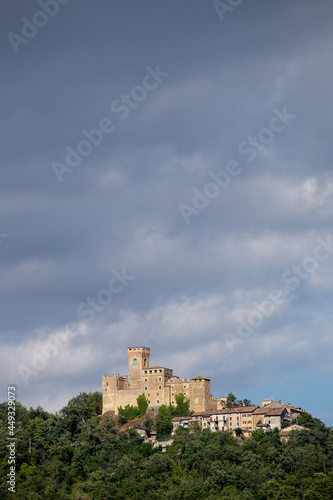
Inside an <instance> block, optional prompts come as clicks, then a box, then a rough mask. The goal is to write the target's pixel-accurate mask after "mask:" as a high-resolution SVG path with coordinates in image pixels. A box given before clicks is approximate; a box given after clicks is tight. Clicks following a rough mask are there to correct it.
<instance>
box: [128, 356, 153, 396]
mask: <svg viewBox="0 0 333 500" xmlns="http://www.w3.org/2000/svg"><path fill="white" fill-rule="evenodd" d="M127 356H128V385H129V388H130V389H135V388H138V387H141V384H142V380H141V376H142V370H143V369H144V368H148V367H149V356H150V349H149V347H142V346H140V347H128V348H127Z"/></svg>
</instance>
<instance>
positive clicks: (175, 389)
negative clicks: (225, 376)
mask: <svg viewBox="0 0 333 500" xmlns="http://www.w3.org/2000/svg"><path fill="white" fill-rule="evenodd" d="M127 357H128V375H126V376H120V375H119V374H118V373H116V374H112V375H103V377H102V392H103V413H105V412H107V411H113V412H114V413H115V415H117V414H118V408H119V407H120V406H122V407H125V406H126V405H128V404H129V405H133V406H135V405H136V404H137V398H138V396H140V395H141V394H145V396H146V398H147V399H148V404H149V407H148V411H149V410H157V409H158V408H159V407H160V406H161V405H163V404H165V405H169V404H176V399H175V398H176V395H177V394H180V393H183V394H184V396H185V399H189V400H190V409H191V410H192V411H194V412H200V411H201V412H202V411H214V410H216V409H217V400H216V398H213V397H212V396H211V394H210V379H209V378H207V377H202V376H197V377H194V378H192V379H180V378H179V377H176V376H175V375H173V370H172V369H170V368H165V367H164V366H150V364H149V358H150V349H149V347H143V346H141V347H128V349H127Z"/></svg>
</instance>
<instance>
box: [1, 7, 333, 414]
mask: <svg viewBox="0 0 333 500" xmlns="http://www.w3.org/2000/svg"><path fill="white" fill-rule="evenodd" d="M40 9H41V7H40V4H39V3H38V2H34V1H28V2H15V3H11V2H7V3H5V4H3V5H2V6H1V31H2V33H3V44H2V46H1V56H2V61H3V72H2V83H1V90H2V97H3V99H2V114H1V118H0V133H1V138H2V147H1V151H2V155H1V166H2V182H1V183H0V192H1V196H2V204H1V206H2V210H1V216H0V233H1V234H8V236H7V237H6V238H4V239H1V240H0V241H1V245H0V270H1V285H0V297H1V304H2V314H1V319H2V328H1V346H2V353H3V354H2V356H3V360H4V361H3V363H4V366H5V367H7V373H8V374H9V376H10V377H11V380H12V381H13V380H15V381H17V383H18V384H19V387H20V392H21V395H20V397H21V399H22V401H24V402H25V403H26V404H28V405H31V404H34V405H37V404H42V405H44V406H45V407H47V408H52V410H56V409H59V408H60V406H61V404H65V403H66V401H67V400H68V399H69V397H71V396H72V395H75V394H76V393H77V392H79V391H83V390H94V389H99V387H100V376H101V371H104V372H106V371H112V372H118V371H119V372H121V373H123V372H126V370H127V368H126V359H125V355H126V351H125V348H126V347H127V345H132V344H133V345H137V344H139V345H141V344H144V345H150V347H151V348H152V357H153V358H154V360H155V362H156V363H161V364H165V365H166V366H170V367H173V368H174V369H175V372H176V373H177V374H179V375H181V376H186V377H187V376H195V375H197V373H196V371H197V369H198V367H200V370H199V371H200V372H202V373H203V374H207V375H208V376H211V377H212V379H213V382H212V383H213V389H214V391H215V392H217V394H215V395H220V394H222V393H223V394H226V393H228V392H229V391H230V390H232V391H233V392H235V393H237V394H239V396H240V397H246V396H247V397H251V399H255V398H260V397H261V396H262V397H265V396H266V395H267V394H266V393H265V392H269V393H271V394H273V393H274V394H275V395H276V396H275V397H276V399H284V398H286V399H287V398H289V397H290V396H292V397H295V394H294V395H293V394H291V393H290V391H289V389H288V387H289V386H288V383H287V381H286V380H287V379H286V378H285V377H286V372H287V373H288V370H289V369H290V366H297V368H298V372H299V373H305V372H308V371H309V370H312V371H313V373H314V374H317V375H314V382H313V384H314V385H315V384H316V380H317V381H319V380H322V377H323V373H324V372H325V373H326V374H327V382H326V384H327V387H328V386H329V381H330V380H331V377H332V372H331V369H330V365H329V354H331V353H332V344H331V340H330V337H329V319H330V317H331V309H330V297H331V295H332V286H331V282H332V280H331V277H332V269H333V265H332V262H331V258H330V259H328V260H327V261H325V262H323V263H322V264H321V265H320V266H319V267H318V269H317V270H316V271H315V272H314V273H313V274H312V275H311V278H309V279H308V280H303V281H302V284H301V286H300V287H299V288H298V289H297V290H295V292H294V293H293V294H292V295H290V296H288V298H287V299H286V301H285V303H284V304H283V306H281V308H280V309H279V310H277V311H276V312H275V313H274V314H272V316H271V317H269V318H266V319H265V322H264V323H263V325H262V326H261V327H260V328H258V329H255V331H254V332H253V334H252V335H251V337H250V338H248V339H247V340H246V341H244V342H243V343H240V344H239V345H237V346H236V347H235V351H234V352H233V353H232V352H230V351H229V350H228V346H227V344H226V342H225V340H224V337H223V335H224V333H225V332H231V333H232V332H234V331H235V329H237V322H238V321H239V320H240V318H243V319H244V317H246V315H247V314H249V313H250V312H251V311H252V310H253V309H254V308H255V307H256V304H257V302H258V301H260V300H263V299H265V298H266V297H267V296H269V295H270V293H271V292H272V291H273V290H275V289H277V288H279V287H281V286H283V281H282V276H283V273H285V272H287V271H288V270H289V269H290V268H291V266H293V265H298V264H300V263H302V262H303V260H304V258H306V257H307V256H309V255H312V252H313V249H314V247H315V245H316V241H317V238H318V237H322V238H323V239H325V238H327V237H328V234H329V233H330V231H331V219H332V208H333V207H332V202H333V198H332V195H333V183H332V160H331V158H332V146H331V144H332V141H331V137H330V134H331V126H332V116H331V112H330V108H331V106H330V104H331V101H332V91H331V88H332V83H333V82H332V35H331V21H332V14H333V9H332V5H331V4H330V3H328V2H319V1H318V2H313V1H302V2H301V1H295V2H292V3H282V4H279V3H277V2H273V1H267V2H264V3H263V2H256V1H255V2H241V3H240V5H239V6H238V7H236V8H235V9H234V10H233V11H232V12H230V13H229V14H228V15H226V16H225V19H224V21H223V22H221V20H220V19H219V16H218V14H217V13H216V11H215V10H214V7H213V2H207V3H206V2H205V3H203V2H200V1H193V0H191V1H189V0H188V1H186V0H184V1H182V2H179V1H171V2H166V3H161V2H156V1H152V0H151V1H148V0H145V1H143V2H128V1H124V2H121V3H120V2H109V1H106V0H102V1H100V2H96V4H95V3H94V4H92V2H87V1H75V0H71V1H69V2H68V3H67V4H63V5H60V6H59V12H58V13H57V14H56V15H54V17H52V18H51V17H50V18H49V19H48V22H47V24H46V25H45V26H44V27H41V28H39V29H38V32H37V34H36V35H35V36H33V37H32V38H31V39H29V41H28V43H26V44H23V43H22V44H20V45H19V47H18V53H15V51H14V49H13V47H12V45H11V43H10V40H9V39H8V37H7V34H8V33H9V32H13V33H16V34H18V35H21V30H22V19H21V18H22V17H26V18H27V19H28V20H30V21H31V20H33V19H34V17H33V16H34V15H35V13H36V12H37V11H39V10H40ZM147 67H150V68H152V69H153V70H155V71H156V68H157V67H159V68H160V71H162V72H164V73H165V74H167V76H165V77H163V79H162V81H161V82H159V83H158V85H157V86H156V88H154V89H152V90H149V91H147V95H145V97H144V98H143V99H142V100H141V101H140V102H139V101H137V102H136V101H135V100H133V95H132V92H133V89H135V88H137V87H138V86H141V87H142V85H143V81H144V78H145V75H147ZM149 81H150V84H151V83H152V81H153V80H149ZM139 92H140V91H139ZM126 95H129V96H130V99H131V101H130V102H131V103H132V106H133V107H130V106H129V105H127V108H128V113H127V115H128V116H126V118H124V119H121V118H122V116H124V113H120V112H119V111H118V112H117V111H115V106H113V109H112V108H111V106H112V104H114V103H115V101H117V100H119V101H117V103H118V107H119V103H120V104H121V105H124V101H123V100H124V99H127V97H124V96H126ZM134 95H135V91H134ZM131 96H132V97H131ZM133 103H134V104H133ZM284 109H286V110H287V111H286V112H287V113H289V114H290V115H293V116H295V118H293V119H291V120H290V123H289V124H288V125H287V126H285V128H284V129H283V130H282V131H281V132H279V133H276V132H274V134H273V136H272V138H271V139H270V140H269V141H268V142H266V143H265V144H264V143H263V142H262V141H261V142H260V137H265V135H262V134H261V131H262V130H263V129H267V127H268V128H269V127H270V123H271V120H272V117H273V116H274V112H275V113H276V110H278V112H279V113H283V110H284ZM274 110H275V111H274ZM105 118H108V119H109V120H112V123H113V124H114V126H115V130H114V131H113V132H112V133H105V134H104V136H103V140H102V142H101V143H100V144H99V145H97V146H94V147H91V153H90V154H89V155H87V156H86V157H83V158H82V159H81V161H80V164H79V165H78V166H77V167H75V168H73V169H72V171H71V172H69V171H68V172H65V173H64V174H63V179H62V181H63V182H59V179H58V178H57V176H56V174H55V172H54V169H53V168H52V165H53V164H54V162H58V163H62V164H63V165H65V164H66V151H67V150H66V148H68V147H69V148H71V151H72V150H74V151H77V146H78V144H79V142H80V141H82V140H83V139H86V137H85V136H84V135H83V133H82V131H83V130H86V131H88V132H89V131H91V130H93V129H96V128H97V127H99V126H100V123H101V120H103V119H105ZM263 134H265V133H263ZM266 136H267V131H266ZM253 137H255V138H257V139H258V137H259V143H258V142H257V143H256V144H259V146H256V147H254V153H253V155H252V156H254V157H253V159H251V160H250V161H249V158H250V154H249V153H247V154H244V148H245V147H249V142H250V141H252V140H253V139H251V138H253ZM244 143H245V144H247V146H244ZM242 144H243V146H242ZM252 147H253V146H252ZM230 161H236V162H237V163H238V164H239V166H240V167H241V172H240V173H239V175H236V176H234V177H232V178H231V179H230V182H229V184H228V185H227V186H226V187H225V188H223V189H220V191H219V194H218V195H217V196H216V197H214V199H209V200H208V203H207V204H206V205H207V206H205V207H203V208H200V210H198V213H197V214H195V215H192V216H191V218H190V223H189V224H186V222H185V220H184V217H183V216H182V214H181V212H180V210H179V205H180V204H181V203H183V204H187V205H188V206H191V207H193V197H194V196H195V192H196V193H197V192H198V191H200V193H204V189H205V186H206V185H207V183H208V182H211V181H212V177H211V175H210V173H211V172H214V173H215V174H218V173H219V172H221V171H222V170H225V169H226V166H227V164H228V162H230ZM193 190H197V191H195V192H194V191H193ZM124 266H125V268H126V271H127V272H128V273H129V274H131V275H134V276H135V279H134V280H133V281H132V282H131V283H130V285H129V286H128V287H127V288H126V290H125V291H124V293H122V294H119V295H118V296H115V297H114V299H113V301H112V303H111V304H110V305H108V306H107V307H105V308H103V310H102V311H101V312H100V313H98V314H96V317H95V319H94V321H93V322H92V323H91V324H85V320H86V319H87V318H84V317H82V316H79V315H78V313H77V308H78V306H79V305H80V304H82V303H84V302H85V301H86V300H87V298H89V297H90V298H93V297H97V294H98V292H99V291H100V290H102V289H104V288H105V287H106V286H107V283H108V281H109V280H110V276H111V272H112V270H117V271H118V272H120V271H121V269H122V268H123V267H124ZM244 315H245V316H244ZM72 321H73V322H78V323H80V325H81V326H82V329H83V330H82V331H83V332H84V334H80V335H79V336H77V337H75V338H68V339H67V340H66V342H65V343H64V345H63V347H62V348H61V349H59V352H57V353H56V355H55V356H54V357H53V358H52V359H51V358H50V359H49V360H48V361H47V365H46V366H45V368H43V369H41V370H40V371H39V372H38V373H37V374H34V375H33V376H31V377H30V378H29V383H28V384H27V385H25V384H24V380H23V379H22V377H20V375H19V374H18V372H17V369H16V368H15V367H16V366H18V365H19V364H23V365H26V366H30V365H29V363H30V364H31V359H32V358H33V356H34V355H36V352H37V351H38V352H39V351H40V350H43V346H44V347H45V343H46V344H47V343H48V342H49V341H50V340H49V339H50V338H52V335H54V334H55V333H56V332H63V331H65V328H66V325H67V324H68V322H72ZM290 339H292V340H291V341H290ZM287 342H288V343H289V344H288V349H286V348H285V345H286V343H287ZM190 344H191V347H189V345H190ZM32 353H35V354H32ZM236 360H237V363H236V364H235V361H236ZM236 365H237V366H240V365H241V366H243V367H244V370H246V371H247V373H248V375H249V376H248V379H247V381H246V380H244V378H243V377H241V376H240V375H239V372H238V371H237V370H234V368H233V366H236ZM13 367H14V368H13ZM269 369H271V374H270V376H269V377H268V376H267V378H266V385H265V383H262V382H261V381H260V377H261V374H262V370H266V371H268V370H269ZM289 375H290V377H293V376H294V372H293V371H292V370H291V371H290V372H289ZM289 375H288V376H289ZM229 376H230V377H231V378H230V379H229ZM315 377H317V378H315ZM249 380H250V381H251V383H249V382H248V381H249ZM64 381H65V383H66V391H67V392H66V393H64V390H63V387H64ZM6 383H7V380H3V384H6ZM50 384H51V385H52V389H53V394H54V399H53V402H52V401H51V399H50V398H49V397H48V396H47V394H49V387H50ZM327 390H328V389H327ZM279 391H280V392H279ZM300 392H301V393H302V401H297V403H298V404H300V405H301V406H307V405H310V397H309V396H308V395H307V394H306V393H305V392H302V389H300ZM43 394H44V396H43ZM252 394H253V397H252V396H251V395H252ZM260 394H261V396H260ZM256 402H258V401H256ZM287 402H288V401H287ZM325 412H326V413H325V415H328V416H327V422H328V423H332V418H333V417H332V408H325Z"/></svg>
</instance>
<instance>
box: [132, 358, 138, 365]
mask: <svg viewBox="0 0 333 500" xmlns="http://www.w3.org/2000/svg"><path fill="white" fill-rule="evenodd" d="M133 365H134V366H138V360H137V359H136V358H134V359H133Z"/></svg>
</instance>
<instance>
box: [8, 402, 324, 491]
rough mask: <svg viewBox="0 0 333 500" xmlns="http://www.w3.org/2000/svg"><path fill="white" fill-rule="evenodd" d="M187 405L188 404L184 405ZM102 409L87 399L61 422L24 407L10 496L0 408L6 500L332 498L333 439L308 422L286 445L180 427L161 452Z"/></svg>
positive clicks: (257, 434) (259, 436)
mask: <svg viewBox="0 0 333 500" xmlns="http://www.w3.org/2000/svg"><path fill="white" fill-rule="evenodd" d="M183 403H187V401H185V402H184V398H183ZM101 404H102V397H101V393H92V394H91V393H89V394H86V393H82V394H80V395H79V396H77V397H75V398H72V399H71V400H70V401H69V403H68V404H67V405H66V406H65V407H64V408H63V409H62V410H61V411H60V412H59V413H56V414H52V413H48V412H47V411H45V410H43V408H41V407H38V408H36V409H33V408H30V409H27V408H25V407H24V406H23V405H21V404H20V403H19V402H18V403H17V407H16V417H17V419H16V427H15V435H16V437H17V441H16V477H17V482H16V493H15V495H14V496H13V494H12V493H11V492H8V490H7V487H8V484H7V473H8V463H7V460H8V448H7V444H8V439H7V438H8V430H7V414H8V413H7V412H8V408H7V403H1V404H0V464H1V465H0V498H1V499H4V500H7V499H12V498H14V497H15V498H17V499H19V500H26V499H27V500H44V499H46V500H56V499H61V500H127V499H129V498H133V499H134V498H135V499H136V500H160V499H165V500H227V499H230V500H231V499H232V500H266V499H267V500H268V499H274V500H289V499H290V500H295V499H296V500H331V499H332V498H333V432H332V430H331V429H329V428H327V427H326V426H325V425H324V424H323V423H322V422H321V421H320V420H318V419H317V418H315V417H312V415H310V414H308V413H304V414H302V415H300V416H299V417H297V419H296V422H295V423H298V424H300V425H303V426H305V427H307V429H308V430H301V431H294V432H292V433H291V435H290V438H289V440H288V441H287V442H281V440H280V437H279V433H278V431H277V430H273V431H268V432H264V431H263V430H261V429H260V430H257V431H254V432H253V433H252V438H251V439H237V438H234V437H232V436H231V435H230V434H229V433H227V432H216V433H215V432H211V431H209V430H201V429H199V428H193V429H183V428H181V427H180V428H179V429H178V430H177V431H176V433H175V434H174V436H173V443H172V444H171V445H170V446H168V447H167V449H166V452H162V450H161V448H160V447H157V448H154V447H153V444H152V443H148V442H144V439H143V437H141V436H140V435H139V434H138V433H137V432H136V431H135V430H134V429H129V430H127V431H125V432H121V431H120V430H119V429H117V428H116V427H115V425H114V422H113V419H112V418H110V417H105V418H101V417H100V414H101V408H102V406H101ZM177 406H178V407H179V408H178V410H177ZM177 406H175V407H173V408H170V407H167V406H166V407H164V408H163V409H162V410H160V416H165V415H167V416H169V417H170V416H171V415H173V416H176V415H175V412H176V411H180V408H181V406H182V405H181V401H180V402H179V405H178V404H177ZM183 409H184V408H183ZM158 416H159V415H158ZM178 416H179V415H178ZM156 418H157V417H156ZM29 440H31V454H30V453H29Z"/></svg>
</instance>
